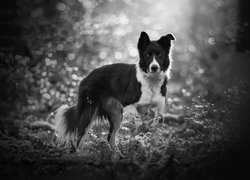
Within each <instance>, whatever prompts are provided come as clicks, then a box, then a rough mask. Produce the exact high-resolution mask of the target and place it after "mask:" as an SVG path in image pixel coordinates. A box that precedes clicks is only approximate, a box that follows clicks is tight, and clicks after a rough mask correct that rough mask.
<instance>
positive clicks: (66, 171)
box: [0, 100, 250, 179]
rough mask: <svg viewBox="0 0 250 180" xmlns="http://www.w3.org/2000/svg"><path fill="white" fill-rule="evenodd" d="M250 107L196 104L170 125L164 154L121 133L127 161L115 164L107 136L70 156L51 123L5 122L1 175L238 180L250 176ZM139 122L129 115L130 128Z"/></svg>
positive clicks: (96, 137) (0, 149) (92, 135)
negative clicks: (58, 141)
mask: <svg viewBox="0 0 250 180" xmlns="http://www.w3.org/2000/svg"><path fill="white" fill-rule="evenodd" d="M234 103H235V102H234ZM246 103H248V104H249V102H248V101H246V102H245V103H243V104H242V102H241V103H240V104H237V103H235V105H232V106H230V107H229V108H227V110H226V109H225V108H224V106H223V105H221V106H219V105H218V104H217V105H216V107H215V105H214V104H212V103H208V102H204V101H203V100H199V101H198V100H197V101H196V102H195V105H194V106H190V107H189V108H188V109H189V112H191V114H190V113H189V114H188V115H186V116H185V120H184V121H185V122H184V123H185V127H184V126H183V124H184V123H183V122H177V123H176V122H174V121H172V122H171V120H170V121H169V122H168V126H167V129H166V131H168V136H167V139H168V141H167V142H165V143H166V144H165V147H166V149H165V151H159V149H160V148H159V147H158V146H157V143H156V141H154V143H153V141H151V144H150V146H144V145H143V141H141V140H140V139H138V138H137V139H136V138H131V136H129V138H124V137H127V136H126V135H128V134H129V132H130V131H131V129H133V128H131V126H130V128H129V129H128V128H122V130H120V133H119V134H120V135H119V137H120V138H119V140H120V142H119V149H120V150H121V152H122V153H123V154H124V155H125V158H123V159H121V160H118V161H116V162H112V161H111V160H110V154H111V151H110V149H109V147H108V144H107V141H106V140H105V137H106V134H105V133H104V135H103V136H102V133H101V134H100V133H99V134H98V133H96V132H97V131H96V132H92V133H90V134H89V135H88V136H87V137H86V138H85V141H84V142H82V143H81V146H80V148H79V149H78V151H77V152H74V153H71V152H70V149H69V148H65V147H58V146H56V145H55V143H54V130H53V126H52V124H50V121H49V120H47V121H44V120H39V119H38V118H36V117H35V116H33V115H31V116H29V117H27V118H26V119H25V120H24V121H21V120H16V121H10V122H11V123H6V122H5V124H4V125H3V126H4V127H5V130H1V134H0V169H1V173H0V174H1V177H4V178H6V179H16V178H18V179H34V178H36V179H37V178H38V179H44V178H46V179H47V178H48V179H59V178H60V179H70V178H74V179H230V178H232V179H239V178H240V177H243V175H245V174H248V171H247V167H248V166H246V165H245V163H249V161H248V160H249V159H250V158H249V149H250V148H249V147H250V146H249V141H248V140H249V138H248V137H249V136H248V129H249V128H248V127H249V121H248V117H250V116H248V114H249V113H248V112H247V110H246V108H245V107H246V106H247V105H248V104H246ZM180 104H181V102H179V101H176V102H171V107H170V109H171V108H172V109H175V113H177V112H178V109H180ZM229 104H230V103H229V102H227V103H226V106H229ZM222 106H223V107H222ZM178 107H179V108H178ZM223 109H224V110H225V111H224V110H223ZM224 112H226V113H224ZM232 112H233V113H232ZM138 119H139V120H141V119H140V118H138V117H137V116H136V115H135V114H133V113H131V114H129V113H128V114H127V115H125V117H124V120H125V126H126V122H130V121H131V120H132V121H136V120H138ZM137 125H138V124H137ZM137 125H136V126H137ZM142 126H143V127H142ZM127 127H129V124H127ZM145 127H146V129H147V124H146V125H145V124H144V123H142V124H140V125H139V128H138V127H137V128H136V130H135V131H141V132H145V134H146V132H147V131H146V130H145ZM143 128H144V130H142V129H143ZM170 130H171V133H170ZM157 132H158V131H157ZM96 134H97V135H96ZM137 134H138V132H137ZM170 134H171V135H170ZM158 135H160V136H161V135H162V134H158ZM154 136H157V133H155V134H154ZM121 137H123V138H121ZM135 137H136V136H135ZM144 141H146V140H144ZM149 147H150V148H149ZM148 148H149V149H150V151H147V150H148ZM147 152H150V153H148V154H147ZM160 152H161V153H162V152H163V153H164V154H163V155H162V154H161V153H160ZM148 159H150V160H148Z"/></svg>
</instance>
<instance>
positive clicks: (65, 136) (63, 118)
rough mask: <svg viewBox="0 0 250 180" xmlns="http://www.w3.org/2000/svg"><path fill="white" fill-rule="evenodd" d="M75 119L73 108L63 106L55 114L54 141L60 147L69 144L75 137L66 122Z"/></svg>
mask: <svg viewBox="0 0 250 180" xmlns="http://www.w3.org/2000/svg"><path fill="white" fill-rule="evenodd" d="M74 118H75V106H71V107H69V106H67V105H63V106H61V107H59V108H58V109H57V110H56V112H55V118H54V124H55V132H56V136H57V138H56V141H57V143H59V144H61V145H66V144H69V143H70V140H72V139H73V138H74V137H75V136H76V134H75V133H76V132H75V131H74V130H73V129H70V127H69V124H68V122H69V121H71V120H73V119H74ZM73 121H74V120H73Z"/></svg>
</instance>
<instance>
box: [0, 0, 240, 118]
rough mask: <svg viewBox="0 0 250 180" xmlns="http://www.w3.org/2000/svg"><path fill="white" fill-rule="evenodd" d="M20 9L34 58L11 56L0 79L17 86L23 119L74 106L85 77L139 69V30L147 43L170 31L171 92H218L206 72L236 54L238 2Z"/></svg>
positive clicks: (33, 4) (23, 5)
mask: <svg viewBox="0 0 250 180" xmlns="http://www.w3.org/2000/svg"><path fill="white" fill-rule="evenodd" d="M17 7H18V12H17V13H18V15H19V17H20V24H21V26H22V28H23V31H24V33H23V36H24V39H25V40H26V42H27V45H28V47H29V49H30V51H31V54H32V58H31V59H28V60H27V57H22V56H20V55H18V54H12V56H11V58H12V60H11V61H12V62H13V63H12V64H11V63H10V62H11V61H9V60H8V59H7V60H6V63H7V65H8V67H9V68H10V69H9V70H8V72H5V73H4V74H5V75H6V76H9V77H8V78H10V81H9V82H14V84H16V85H17V86H18V87H22V88H21V89H22V90H18V91H17V92H16V93H14V94H15V96H20V97H21V99H22V100H21V101H20V102H21V104H22V107H21V111H20V109H19V111H18V112H19V113H21V114H23V113H25V114H26V113H32V112H38V113H39V112H42V114H44V112H45V113H48V112H49V111H52V110H54V109H55V108H57V107H58V106H59V105H60V104H62V103H67V104H74V102H75V100H76V93H77V86H78V84H79V82H80V80H81V79H82V78H84V76H85V75H86V74H87V73H88V72H89V71H91V70H92V69H94V68H97V67H99V66H101V65H103V64H107V63H116V62H126V63H135V62H137V61H138V54H137V47H136V46H137V40H138V37H139V34H140V32H141V31H143V30H144V31H146V32H148V33H149V35H150V37H152V39H157V38H159V37H160V36H161V35H164V34H166V33H169V32H172V33H173V34H174V35H175V36H176V39H177V41H176V42H174V48H173V53H172V56H173V70H172V80H171V82H172V84H171V83H170V85H169V92H170V93H172V92H177V94H180V93H182V95H184V96H187V97H190V98H191V97H192V96H197V95H202V96H204V95H205V96H206V95H208V94H209V93H210V92H209V91H212V92H213V91H215V90H214V89H213V88H214V85H211V81H213V79H212V80H211V78H212V77H213V73H214V72H213V71H212V70H211V69H212V67H213V66H214V64H215V62H216V61H217V60H218V59H219V58H220V57H221V56H222V55H223V54H224V53H225V52H228V51H232V50H233V49H234V48H235V45H236V42H237V32H238V31H237V30H238V29H239V26H238V24H237V23H238V19H237V17H238V14H237V1H226V0H220V1H215V0H210V1H191V0H185V1H156V2H151V1H148V0H144V1H138V2H134V1H130V0H123V1H112V0H110V1H108V0H101V1H99V0H96V1H95V0H94V1H93V0H85V1H80V0H79V1H70V0H54V1H41V0H34V1H30V0H25V1H24V2H17ZM159 14H160V15H159ZM3 56H6V55H5V54H3ZM4 58H5V57H3V59H4ZM19 64H20V65H19ZM22 66H23V67H24V68H22ZM13 69H15V70H14V72H13V71H12V70H13ZM15 75H17V76H18V78H20V77H24V78H23V80H21V81H20V79H18V78H15V77H12V76H15ZM7 86H8V87H10V85H7ZM12 86H14V85H12ZM211 86H213V88H211ZM10 89H13V88H10ZM19 92H22V93H19ZM3 95H4V96H5V95H7V96H10V95H9V94H8V93H3ZM18 101H19V100H18ZM16 112H17V111H16Z"/></svg>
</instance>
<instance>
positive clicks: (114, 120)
mask: <svg viewBox="0 0 250 180" xmlns="http://www.w3.org/2000/svg"><path fill="white" fill-rule="evenodd" d="M104 110H105V114H106V117H107V118H108V121H109V123H110V129H109V133H108V142H109V144H110V148H111V150H112V156H111V159H112V160H117V159H119V158H120V156H121V157H122V156H123V155H122V154H121V153H120V151H119V149H118V147H117V144H116V134H117V132H118V130H119V128H120V125H121V122H122V117H123V106H122V104H121V103H120V102H119V101H118V100H116V99H114V98H110V99H108V100H107V101H106V103H105V105H104Z"/></svg>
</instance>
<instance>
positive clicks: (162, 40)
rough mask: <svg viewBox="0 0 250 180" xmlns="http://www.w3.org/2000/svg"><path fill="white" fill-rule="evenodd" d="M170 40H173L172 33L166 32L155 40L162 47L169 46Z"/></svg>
mask: <svg viewBox="0 0 250 180" xmlns="http://www.w3.org/2000/svg"><path fill="white" fill-rule="evenodd" d="M171 40H175V37H174V35H173V34H167V35H166V36H162V37H161V38H160V39H159V40H158V41H157V42H158V43H159V44H160V45H161V46H162V47H164V48H169V47H170V45H171V43H170V42H171Z"/></svg>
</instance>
